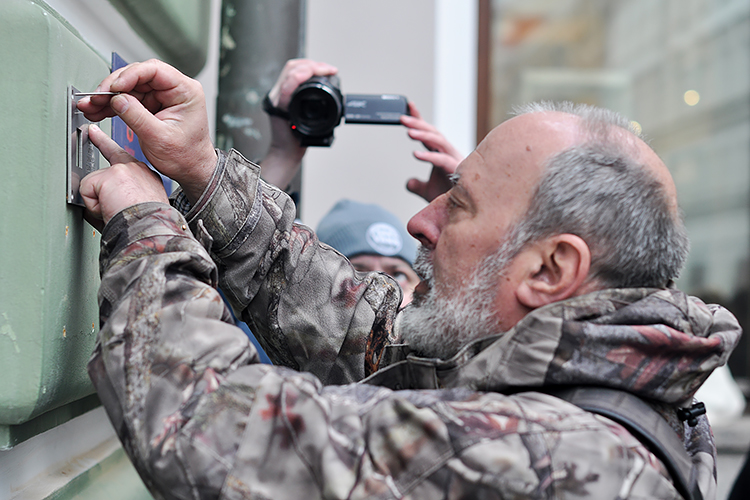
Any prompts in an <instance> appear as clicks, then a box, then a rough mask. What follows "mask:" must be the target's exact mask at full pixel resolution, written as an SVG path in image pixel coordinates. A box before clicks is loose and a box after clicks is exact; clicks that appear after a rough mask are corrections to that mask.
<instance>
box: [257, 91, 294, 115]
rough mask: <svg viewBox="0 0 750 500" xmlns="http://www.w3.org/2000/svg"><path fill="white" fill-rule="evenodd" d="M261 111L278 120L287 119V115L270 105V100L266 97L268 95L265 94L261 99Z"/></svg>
mask: <svg viewBox="0 0 750 500" xmlns="http://www.w3.org/2000/svg"><path fill="white" fill-rule="evenodd" d="M263 111H265V112H266V113H267V114H269V115H270V116H278V117H279V118H283V119H285V120H288V119H289V113H288V112H286V111H284V110H283V109H279V108H277V107H276V106H274V105H273V104H272V103H271V98H270V97H268V94H266V97H264V98H263Z"/></svg>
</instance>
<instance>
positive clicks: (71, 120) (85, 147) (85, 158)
mask: <svg viewBox="0 0 750 500" xmlns="http://www.w3.org/2000/svg"><path fill="white" fill-rule="evenodd" d="M76 94H79V92H78V90H77V89H76V88H75V87H73V86H70V87H68V130H67V132H68V161H67V163H68V186H67V194H66V199H67V201H68V203H70V204H73V205H80V206H84V204H83V198H81V194H80V192H79V191H78V187H79V186H80V184H81V179H83V178H84V177H85V176H86V174H88V173H90V172H93V171H94V170H99V150H98V149H96V147H95V146H94V145H93V144H92V143H91V140H90V139H89V124H90V123H91V122H90V121H89V120H87V119H86V117H85V116H83V113H82V112H81V111H80V110H79V109H78V104H77V103H78V97H79V96H78V95H76Z"/></svg>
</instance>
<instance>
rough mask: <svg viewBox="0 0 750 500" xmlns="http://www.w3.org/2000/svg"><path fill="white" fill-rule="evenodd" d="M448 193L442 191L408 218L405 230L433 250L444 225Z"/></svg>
mask: <svg viewBox="0 0 750 500" xmlns="http://www.w3.org/2000/svg"><path fill="white" fill-rule="evenodd" d="M447 200H448V194H447V193H444V194H442V195H440V196H438V197H437V198H435V199H434V200H432V202H430V204H429V205H427V206H426V207H424V208H423V209H422V210H420V211H419V212H417V214H416V215H415V216H414V217H412V218H411V220H409V223H408V224H407V225H406V230H407V231H409V234H411V235H412V236H414V237H415V238H416V239H418V240H419V242H420V243H421V244H422V245H423V246H425V247H426V248H428V249H430V250H434V249H435V246H436V245H437V241H438V239H439V238H440V232H441V231H442V230H443V226H444V225H445V221H446V217H447V211H446V202H447Z"/></svg>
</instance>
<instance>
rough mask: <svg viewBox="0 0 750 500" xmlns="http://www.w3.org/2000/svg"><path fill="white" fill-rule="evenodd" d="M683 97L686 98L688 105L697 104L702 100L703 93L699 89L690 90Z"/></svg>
mask: <svg viewBox="0 0 750 500" xmlns="http://www.w3.org/2000/svg"><path fill="white" fill-rule="evenodd" d="M682 98H683V99H685V104H687V105H688V106H695V105H696V104H698V101H700V100H701V95H700V94H699V93H698V91H697V90H688V91H687V92H685V94H684V95H683V96H682Z"/></svg>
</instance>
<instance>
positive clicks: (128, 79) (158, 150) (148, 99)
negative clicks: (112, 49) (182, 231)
mask: <svg viewBox="0 0 750 500" xmlns="http://www.w3.org/2000/svg"><path fill="white" fill-rule="evenodd" d="M97 91H103V92H123V93H122V94H119V95H116V96H114V97H109V96H92V97H84V98H83V99H81V100H80V101H78V108H79V109H80V110H81V111H82V112H83V113H84V115H85V116H86V118H88V119H89V120H92V121H99V120H102V119H104V118H107V117H110V116H115V115H117V116H119V117H120V118H122V119H123V121H125V123H126V124H127V125H128V126H129V127H130V128H131V129H133V131H134V132H135V133H136V135H137V136H138V140H139V142H140V145H141V149H142V150H143V153H144V154H145V155H146V158H148V160H149V161H150V162H151V164H152V165H153V166H154V168H156V169H157V170H158V171H159V172H161V173H162V174H164V175H166V176H167V177H170V178H172V179H174V180H176V181H177V182H179V183H180V186H182V189H183V190H184V191H185V194H186V195H187V197H188V199H189V200H190V201H191V202H192V203H195V202H196V201H198V199H199V198H200V195H201V194H202V193H203V190H204V189H205V187H206V186H207V185H208V182H209V181H210V180H211V176H212V175H213V172H214V169H215V168H216V152H215V151H214V147H213V144H212V143H211V138H210V136H209V130H208V115H207V114H206V100H205V97H204V95H203V89H202V87H201V85H200V83H198V82H197V81H195V80H193V79H192V78H188V77H187V76H185V75H183V74H182V73H180V72H179V71H178V70H177V69H175V68H173V67H171V66H169V65H168V64H166V63H164V62H162V61H158V60H150V61H146V62H143V63H134V64H130V65H128V66H126V67H124V68H121V69H118V70H117V71H114V72H113V73H112V74H110V75H109V76H108V77H107V78H105V79H104V80H103V81H102V83H101V84H100V85H99V87H98V88H97Z"/></svg>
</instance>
